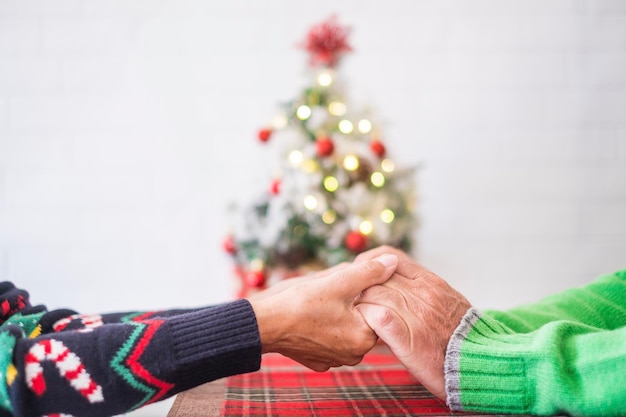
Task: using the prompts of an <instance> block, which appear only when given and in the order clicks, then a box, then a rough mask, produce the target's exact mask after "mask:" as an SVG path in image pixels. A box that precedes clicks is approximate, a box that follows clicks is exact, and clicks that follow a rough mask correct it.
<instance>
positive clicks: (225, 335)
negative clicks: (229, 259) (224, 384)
mask: <svg viewBox="0 0 626 417" xmlns="http://www.w3.org/2000/svg"><path fill="white" fill-rule="evenodd" d="M169 323H170V332H171V337H172V344H173V348H174V357H175V360H176V369H178V370H179V375H178V386H179V388H181V389H182V390H186V389H189V388H193V387H195V386H197V385H200V384H203V383H205V382H209V381H212V380H215V379H219V378H223V377H226V376H231V375H237V374H242V373H247V372H254V371H257V370H258V369H259V368H260V366H261V339H260V335H259V330H258V325H257V321H256V316H255V314H254V311H253V310H252V306H251V305H250V303H249V302H248V301H247V300H237V301H234V302H230V303H226V304H222V305H219V306H215V307H211V308H207V309H202V310H198V311H195V312H191V313H188V314H181V315H179V316H175V317H173V318H171V319H170V320H169Z"/></svg>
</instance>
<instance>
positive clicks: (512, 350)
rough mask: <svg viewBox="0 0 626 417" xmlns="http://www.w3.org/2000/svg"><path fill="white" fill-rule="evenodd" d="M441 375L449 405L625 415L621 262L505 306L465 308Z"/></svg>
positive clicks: (625, 286)
mask: <svg viewBox="0 0 626 417" xmlns="http://www.w3.org/2000/svg"><path fill="white" fill-rule="evenodd" d="M445 376H446V392H447V396H448V405H449V406H450V408H452V409H453V410H456V411H481V412H495V413H529V414H539V415H552V414H559V413H567V414H570V415H574V416H594V417H596V416H598V417H599V416H618V415H621V416H624V415H626V270H623V271H619V272H616V273H614V274H612V275H604V276H601V277H600V278H598V279H597V280H596V281H594V282H592V283H590V284H588V285H586V286H584V287H582V288H574V289H570V290H567V291H564V292H562V293H559V294H555V295H552V296H550V297H547V298H545V299H543V300H541V301H539V302H537V303H535V304H530V305H525V306H521V307H518V308H515V309H512V310H508V311H501V312H498V311H486V312H479V311H477V310H476V309H474V308H471V309H470V310H468V312H467V313H466V314H465V316H464V317H463V319H462V320H461V324H460V325H459V326H458V327H457V329H456V330H455V332H454V334H453V336H452V338H451V340H450V343H449V344H448V349H447V352H446V361H445Z"/></svg>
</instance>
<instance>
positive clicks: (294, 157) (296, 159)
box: [289, 150, 304, 167]
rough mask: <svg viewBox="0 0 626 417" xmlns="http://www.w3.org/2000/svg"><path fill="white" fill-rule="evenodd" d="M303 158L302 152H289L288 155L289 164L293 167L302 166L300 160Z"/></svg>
mask: <svg viewBox="0 0 626 417" xmlns="http://www.w3.org/2000/svg"><path fill="white" fill-rule="evenodd" d="M303 158H304V156H303V155H302V152H300V151H298V150H295V151H291V152H290V153H289V162H290V163H291V165H292V166H294V167H297V166H300V165H301V164H302V159H303Z"/></svg>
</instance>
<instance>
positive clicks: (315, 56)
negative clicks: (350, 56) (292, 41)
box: [302, 16, 352, 67]
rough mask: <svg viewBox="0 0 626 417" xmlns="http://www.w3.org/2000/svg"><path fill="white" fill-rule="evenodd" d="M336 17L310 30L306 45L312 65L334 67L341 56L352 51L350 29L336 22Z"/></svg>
mask: <svg viewBox="0 0 626 417" xmlns="http://www.w3.org/2000/svg"><path fill="white" fill-rule="evenodd" d="M336 20H337V19H336V18H335V16H333V17H331V18H330V19H328V20H327V21H325V22H322V23H320V24H318V25H315V26H313V27H312V28H311V30H309V33H308V34H307V37H306V40H305V42H304V45H302V46H303V47H304V48H305V49H306V50H307V51H309V53H310V54H311V58H310V64H311V65H317V64H321V65H324V66H327V67H334V66H335V65H336V64H337V63H338V62H339V58H340V57H341V55H342V54H343V53H345V52H350V51H352V48H351V47H350V45H348V35H349V34H350V29H349V28H346V27H342V26H340V25H339V24H337V22H336Z"/></svg>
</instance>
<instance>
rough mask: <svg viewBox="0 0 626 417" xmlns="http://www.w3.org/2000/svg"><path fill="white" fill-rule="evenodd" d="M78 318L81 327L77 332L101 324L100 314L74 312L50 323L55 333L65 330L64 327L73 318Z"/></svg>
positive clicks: (86, 330)
mask: <svg viewBox="0 0 626 417" xmlns="http://www.w3.org/2000/svg"><path fill="white" fill-rule="evenodd" d="M77 319H80V321H81V324H82V325H83V328H82V329H80V330H78V331H79V332H90V331H92V330H93V329H95V328H97V327H100V326H102V325H103V324H104V323H103V322H102V316H101V315H100V314H74V315H71V316H69V317H65V318H62V319H61V320H59V321H57V322H56V323H54V324H53V325H52V330H53V331H54V332H55V333H58V332H60V331H63V330H65V328H66V327H67V326H68V325H69V324H70V323H71V322H72V321H74V320H77Z"/></svg>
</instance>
